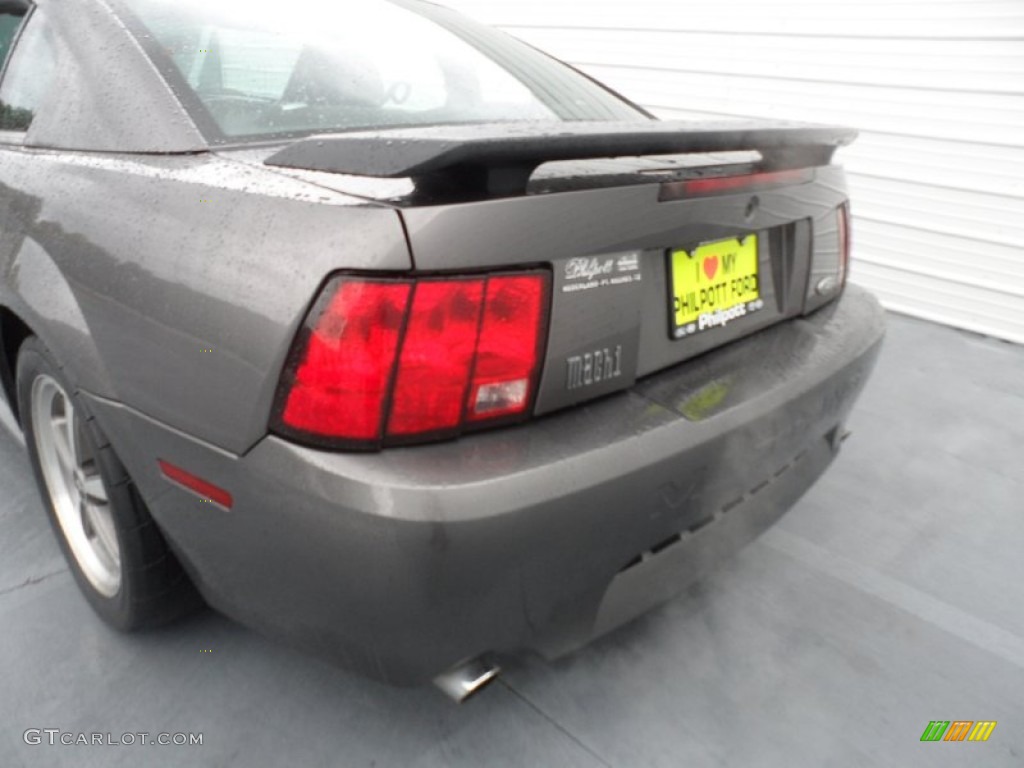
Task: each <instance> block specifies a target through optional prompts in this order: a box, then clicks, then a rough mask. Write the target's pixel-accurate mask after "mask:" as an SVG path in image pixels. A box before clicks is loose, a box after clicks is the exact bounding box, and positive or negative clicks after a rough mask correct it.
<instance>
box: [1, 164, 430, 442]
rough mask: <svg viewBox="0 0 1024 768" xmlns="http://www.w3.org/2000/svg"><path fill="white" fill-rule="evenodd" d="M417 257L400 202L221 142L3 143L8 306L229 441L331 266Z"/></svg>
mask: <svg viewBox="0 0 1024 768" xmlns="http://www.w3.org/2000/svg"><path fill="white" fill-rule="evenodd" d="M409 267H410V258H409V253H408V248H407V245H406V242H405V236H404V232H403V229H402V225H401V222H400V221H399V219H398V215H397V214H396V213H395V212H394V211H393V210H390V209H388V208H384V207H378V206H375V205H369V204H366V203H363V202H360V201H357V200H354V199H353V198H350V197H347V196H345V195H342V194H339V193H336V192H332V191H328V190H323V189H319V188H316V187H313V186H311V185H309V184H305V183H303V182H299V181H296V180H293V179H286V178H284V177H281V176H278V175H275V174H272V173H270V172H266V171H260V170H256V169H253V168H250V167H247V166H243V165H240V164H237V163H234V162H232V161H229V160H224V159H222V158H218V157H216V156H213V155H209V154H201V155H196V156H180V157H144V156H110V155H94V154H84V153H65V152H51V151H38V150H26V149H20V148H0V274H2V276H3V279H2V283H0V303H2V304H3V305H5V306H8V307H9V308H11V309H12V310H13V311H14V312H16V313H17V314H18V315H19V316H21V317H22V319H23V320H24V321H25V322H26V323H27V324H28V325H29V326H30V327H31V328H32V329H33V330H34V331H35V332H36V333H37V334H38V335H40V336H41V337H42V338H43V340H44V341H45V342H46V343H47V344H48V345H50V346H51V348H52V350H53V352H54V353H55V354H56V355H57V357H58V358H59V359H61V360H62V361H63V362H64V363H65V364H66V365H67V366H68V368H69V370H70V372H71V374H72V376H73V377H74V378H75V379H76V383H77V384H78V385H79V386H80V387H82V388H84V389H87V390H89V391H91V392H93V393H94V394H97V395H99V396H102V397H107V398H111V399H114V400H117V401H120V402H124V403H125V404H127V405H130V406H131V407H133V408H135V409H137V410H139V411H141V412H143V413H146V414H148V415H150V416H152V417H153V418H156V419H159V420H161V421H163V422H164V423H166V424H168V425H169V426H171V427H174V428H177V429H180V430H184V431H186V432H188V433H190V434H192V435H194V436H196V437H198V438H199V439H201V440H205V441H207V442H209V443H212V444H214V445H216V446H218V447H221V448H224V449H226V450H229V451H232V452H236V453H241V452H244V451H245V450H246V449H247V448H248V447H250V446H251V445H252V444H253V443H255V442H256V441H257V440H258V439H259V438H260V437H261V436H262V435H263V434H264V433H265V431H266V424H267V416H268V414H269V411H270V407H271V403H272V399H273V394H274V390H275V388H276V384H277V378H278V375H279V372H280V368H281V365H282V363H283V360H284V357H285V355H286V354H287V351H288V348H289V346H290V343H291V340H292V338H293V336H294V333H295V331H296V329H297V327H298V325H299V323H300V322H301V320H302V318H303V315H304V313H305V311H306V309H307V308H308V306H309V304H310V302H311V301H312V300H313V298H314V296H315V294H316V292H317V290H318V288H319V286H320V284H321V283H322V282H323V281H324V279H325V278H326V277H327V275H328V274H330V273H331V272H333V271H335V270H338V269H341V268H359V269H375V270H405V269H408V268H409Z"/></svg>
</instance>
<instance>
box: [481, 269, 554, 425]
mask: <svg viewBox="0 0 1024 768" xmlns="http://www.w3.org/2000/svg"><path fill="white" fill-rule="evenodd" d="M546 302H547V285H546V284H545V283H544V282H542V281H541V280H538V279H537V278H536V277H535V276H534V277H506V278H503V279H501V280H490V281H488V283H487V303H486V304H485V308H484V317H483V321H482V322H481V325H480V340H479V342H478V343H477V352H476V366H475V367H474V369H473V381H472V383H471V386H470V388H469V401H468V403H467V404H466V411H467V418H468V419H469V420H470V421H483V420H485V419H493V418H497V417H499V416H507V415H509V414H516V413H523V412H524V411H525V410H526V408H527V406H528V405H529V401H530V395H531V389H532V387H531V385H532V383H533V381H534V380H535V379H536V377H537V374H538V373H539V371H538V368H539V366H540V349H539V342H540V338H541V319H542V318H543V316H544V308H545V305H546Z"/></svg>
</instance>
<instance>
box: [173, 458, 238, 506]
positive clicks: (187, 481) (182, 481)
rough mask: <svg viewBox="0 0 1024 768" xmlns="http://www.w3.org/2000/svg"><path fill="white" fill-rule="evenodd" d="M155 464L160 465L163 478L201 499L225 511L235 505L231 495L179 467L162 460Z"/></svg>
mask: <svg viewBox="0 0 1024 768" xmlns="http://www.w3.org/2000/svg"><path fill="white" fill-rule="evenodd" d="M157 464H159V465H160V471H161V472H162V473H163V476H164V477H166V478H167V479H168V480H170V481H171V482H173V483H177V484H178V485H180V486H181V487H182V488H185V489H186V490H189V491H192V493H195V494H198V495H199V496H200V497H202V498H203V499H209V500H210V501H212V502H214V503H216V504H220V505H221V506H222V507H224V508H225V509H231V505H232V504H234V503H235V500H234V499H233V498H232V497H231V494H230V493H228V492H227V491H225V490H224V489H223V488H219V487H217V486H216V485H214V484H213V483H208V482H207V481H206V480H203V478H201V477H196V476H195V475H193V474H192V473H191V472H187V471H185V470H184V469H182V468H181V467H177V466H175V465H174V464H171V463H170V462H167V461H164V460H163V459H158V460H157Z"/></svg>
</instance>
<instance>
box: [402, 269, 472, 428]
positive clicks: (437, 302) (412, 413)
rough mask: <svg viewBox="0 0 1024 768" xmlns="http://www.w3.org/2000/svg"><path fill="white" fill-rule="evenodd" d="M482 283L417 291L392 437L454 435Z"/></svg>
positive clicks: (433, 284)
mask: <svg viewBox="0 0 1024 768" xmlns="http://www.w3.org/2000/svg"><path fill="white" fill-rule="evenodd" d="M483 297H484V281H483V280H466V281H464V282H458V281H429V282H427V281H424V282H421V283H419V284H418V285H417V286H416V293H415V296H414V298H413V301H412V311H411V312H410V314H409V330H408V331H406V334H405V342H404V343H403V344H402V357H401V358H400V361H399V364H398V377H397V379H396V381H395V397H394V401H393V402H392V404H391V416H390V418H389V419H388V428H387V433H388V434H389V435H415V434H420V433H423V432H440V431H445V430H453V429H456V428H458V427H459V425H460V424H461V423H462V402H463V397H464V396H465V394H466V386H467V383H468V381H469V374H470V371H471V370H472V367H473V356H474V354H475V353H476V345H477V337H478V335H479V333H480V309H481V305H482V303H483Z"/></svg>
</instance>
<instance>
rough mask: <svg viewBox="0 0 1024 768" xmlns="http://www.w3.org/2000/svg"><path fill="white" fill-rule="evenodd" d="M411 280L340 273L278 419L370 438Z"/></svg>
mask: <svg viewBox="0 0 1024 768" xmlns="http://www.w3.org/2000/svg"><path fill="white" fill-rule="evenodd" d="M410 290H411V285H410V284H409V283H400V282H393V283H385V282H381V281H363V280H344V279H343V280H341V281H340V282H339V283H338V284H337V285H336V287H335V290H334V292H333V294H332V295H331V296H330V300H329V302H328V304H327V306H326V307H324V308H323V310H322V312H321V313H320V315H319V317H318V318H317V319H316V323H315V326H314V327H313V329H312V332H311V333H310V334H309V339H308V340H307V342H306V345H305V350H304V352H303V355H302V360H301V362H300V363H299V365H298V367H297V368H296V369H295V372H294V374H293V376H294V381H293V382H292V383H291V386H290V388H289V390H288V399H287V400H286V401H285V404H284V412H283V413H282V414H281V420H282V421H283V422H284V423H285V424H286V425H288V426H289V427H291V428H292V429H297V430H300V431H302V432H306V433H310V434H314V435H325V436H341V435H343V436H345V437H346V438H348V439H351V440H373V439H375V438H377V436H378V435H379V434H380V428H381V408H382V406H383V404H384V399H385V397H386V396H387V393H388V387H389V385H390V383H391V372H392V369H393V368H394V362H395V353H396V351H397V349H398V341H399V336H400V335H401V332H402V326H403V324H404V322H405V315H406V309H407V306H408V303H409V292H410Z"/></svg>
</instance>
